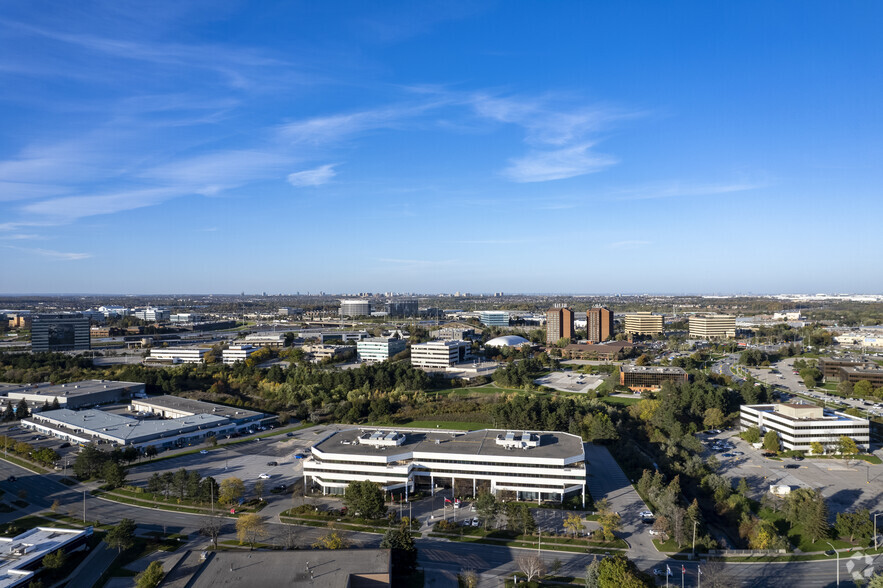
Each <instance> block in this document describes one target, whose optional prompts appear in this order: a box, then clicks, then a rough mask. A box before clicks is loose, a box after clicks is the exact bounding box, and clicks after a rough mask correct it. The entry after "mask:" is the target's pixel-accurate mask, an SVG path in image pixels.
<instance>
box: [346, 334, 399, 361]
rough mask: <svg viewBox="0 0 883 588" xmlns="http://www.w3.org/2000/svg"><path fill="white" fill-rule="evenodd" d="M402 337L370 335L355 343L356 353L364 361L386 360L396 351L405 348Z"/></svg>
mask: <svg viewBox="0 0 883 588" xmlns="http://www.w3.org/2000/svg"><path fill="white" fill-rule="evenodd" d="M405 346H406V344H405V341H404V339H396V338H394V337H371V338H370V339H363V340H362V341H359V342H358V343H356V353H357V354H358V356H359V361H361V362H364V363H377V362H380V361H386V360H388V359H389V358H390V357H392V356H394V355H395V354H397V353H401V352H402V351H404V350H405Z"/></svg>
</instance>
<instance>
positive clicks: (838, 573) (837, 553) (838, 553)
mask: <svg viewBox="0 0 883 588" xmlns="http://www.w3.org/2000/svg"><path fill="white" fill-rule="evenodd" d="M825 543H828V545H831V543H829V542H828V541H825ZM831 549H833V550H834V555H836V556H837V587H838V588H840V552H839V551H837V548H835V547H834V546H833V545H831Z"/></svg>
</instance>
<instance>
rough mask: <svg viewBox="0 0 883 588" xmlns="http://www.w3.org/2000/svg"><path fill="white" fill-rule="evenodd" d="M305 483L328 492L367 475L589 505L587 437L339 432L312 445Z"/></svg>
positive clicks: (401, 487) (396, 488) (407, 487)
mask: <svg viewBox="0 0 883 588" xmlns="http://www.w3.org/2000/svg"><path fill="white" fill-rule="evenodd" d="M310 451H311V457H310V458H309V459H307V460H306V461H305V463H304V468H303V472H304V479H305V483H306V484H308V485H310V486H313V487H317V488H320V489H321V490H322V493H323V494H343V493H344V491H345V490H346V487H347V486H348V485H349V483H350V482H353V481H362V480H370V481H372V482H376V483H378V484H380V486H381V488H382V489H383V490H384V491H385V492H396V493H398V492H401V493H402V494H405V495H406V496H407V495H409V494H411V493H413V492H415V491H416V490H428V491H430V492H431V493H432V494H433V495H434V494H435V490H436V488H437V487H438V486H449V487H451V488H453V489H454V495H455V496H457V495H463V494H467V493H469V494H471V495H472V496H473V497H474V496H477V495H478V493H480V492H482V491H487V492H490V493H491V494H494V495H496V496H498V497H501V498H504V499H505V498H506V497H508V499H511V500H539V501H543V500H555V501H563V500H564V499H565V497H566V496H569V495H570V496H572V495H578V496H581V497H582V499H583V504H584V505H585V502H584V501H585V489H586V461H585V449H584V447H583V442H582V439H581V438H580V437H579V436H577V435H571V434H570V433H561V432H554V431H522V430H518V431H513V430H503V429H485V430H481V431H471V432H463V431H444V432H442V431H419V430H418V431H413V430H391V429H349V430H344V431H336V432H332V433H331V434H329V435H327V436H326V437H324V438H322V439H321V440H319V441H318V442H317V443H316V444H315V445H313V447H312V448H311V450H310Z"/></svg>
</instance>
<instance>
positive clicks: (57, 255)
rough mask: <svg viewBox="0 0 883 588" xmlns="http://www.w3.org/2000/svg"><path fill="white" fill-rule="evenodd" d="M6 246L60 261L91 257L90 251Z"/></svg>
mask: <svg viewBox="0 0 883 588" xmlns="http://www.w3.org/2000/svg"><path fill="white" fill-rule="evenodd" d="M6 247H7V248H9V249H15V250H16V251H21V252H24V253H31V254H34V255H41V256H43V257H50V258H52V259H58V260H62V261H76V260H79V259H88V258H90V257H92V254H91V253H70V252H66V251H53V250H52V249H31V248H26V247H15V246H12V245H6Z"/></svg>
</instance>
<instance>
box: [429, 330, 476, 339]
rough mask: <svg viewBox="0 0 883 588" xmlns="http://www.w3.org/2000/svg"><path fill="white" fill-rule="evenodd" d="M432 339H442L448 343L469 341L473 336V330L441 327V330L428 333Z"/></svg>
mask: <svg viewBox="0 0 883 588" xmlns="http://www.w3.org/2000/svg"><path fill="white" fill-rule="evenodd" d="M429 335H430V337H432V338H433V339H442V340H448V341H460V340H464V341H465V340H467V339H471V338H472V337H474V336H475V329H469V328H463V327H442V328H441V329H438V330H435V331H432V332H430V333H429Z"/></svg>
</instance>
